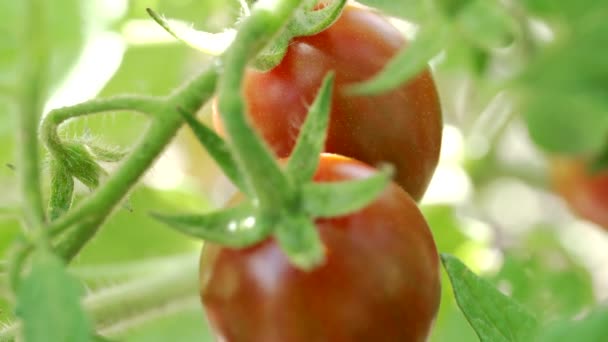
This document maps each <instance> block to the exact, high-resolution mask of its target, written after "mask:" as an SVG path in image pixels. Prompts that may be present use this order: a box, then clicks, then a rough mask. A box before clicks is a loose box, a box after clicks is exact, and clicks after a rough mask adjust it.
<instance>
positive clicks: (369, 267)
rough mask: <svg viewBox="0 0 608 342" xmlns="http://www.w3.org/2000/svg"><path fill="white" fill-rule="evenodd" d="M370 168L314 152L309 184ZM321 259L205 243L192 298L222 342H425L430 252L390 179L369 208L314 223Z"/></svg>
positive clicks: (412, 211)
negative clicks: (298, 261) (310, 265)
mask: <svg viewBox="0 0 608 342" xmlns="http://www.w3.org/2000/svg"><path fill="white" fill-rule="evenodd" d="M373 172H375V171H374V169H373V168H371V167H369V166H367V165H365V164H363V163H361V162H359V161H356V160H353V159H350V158H346V157H341V156H337V155H327V154H326V155H323V156H322V158H321V163H320V166H319V169H318V170H317V173H316V176H315V180H316V181H318V182H332V181H339V180H348V179H356V178H362V177H368V176H370V175H371V174H373ZM316 225H317V228H318V229H319V232H320V235H321V238H322V240H323V243H324V245H325V247H326V251H327V259H326V262H325V263H324V264H323V265H322V266H320V267H318V268H316V269H314V270H313V271H311V272H304V271H301V270H299V269H296V268H294V267H293V266H292V265H290V263H289V261H288V260H287V259H286V257H285V255H284V254H283V252H282V251H281V250H280V248H279V247H278V246H277V244H276V243H275V241H274V240H273V239H268V240H266V241H264V242H262V243H259V244H257V245H255V246H253V247H250V248H246V249H240V250H236V249H228V248H220V247H217V246H214V245H210V244H208V245H206V246H205V248H204V249H203V254H202V256H201V298H202V302H203V304H204V306H205V309H206V312H207V317H208V319H209V321H210V323H211V326H212V327H213V330H214V331H215V333H216V334H217V336H218V340H221V341H231V342H232V341H247V342H256V341H260V342H275V341H276V342H296V341H302V342H314V341H332V342H340V341H365V342H369V341H426V339H427V336H428V335H429V332H430V329H431V325H432V323H433V320H434V318H435V315H436V314H437V309H438V306H439V298H440V282H439V258H438V255H437V250H436V247H435V243H434V241H433V237H432V236H431V232H430V231H429V228H428V226H427V223H426V221H425V219H424V217H423V216H422V214H421V213H420V211H419V210H418V208H417V206H416V203H415V202H414V201H413V200H412V198H411V197H410V196H409V195H408V194H407V193H406V192H405V191H403V189H401V188H400V187H399V186H397V185H396V184H395V183H392V184H391V185H390V186H389V187H388V188H387V189H386V190H385V191H384V193H383V194H382V195H381V196H380V197H379V198H378V199H377V200H376V201H375V202H373V203H372V204H371V205H369V206H368V207H366V208H364V209H362V210H360V211H358V212H355V213H353V214H350V215H346V216H343V217H337V218H332V219H319V220H317V221H316Z"/></svg>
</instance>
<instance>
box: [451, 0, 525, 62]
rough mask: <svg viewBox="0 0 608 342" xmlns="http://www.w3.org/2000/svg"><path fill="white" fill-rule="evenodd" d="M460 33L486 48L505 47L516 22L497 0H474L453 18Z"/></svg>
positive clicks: (509, 40) (509, 41) (513, 31)
mask: <svg viewBox="0 0 608 342" xmlns="http://www.w3.org/2000/svg"><path fill="white" fill-rule="evenodd" d="M454 24H455V25H456V27H457V28H458V30H459V31H460V33H461V34H463V35H465V37H467V39H469V40H470V41H472V42H474V43H475V44H476V45H477V46H479V47H482V48H484V49H486V50H490V49H492V48H498V47H505V46H506V45H507V44H510V43H512V42H513V40H514V38H515V37H514V35H515V32H516V29H517V23H516V22H515V19H514V18H513V17H512V16H511V15H510V13H509V12H508V11H507V10H506V9H505V8H504V6H503V5H502V3H501V2H499V1H497V0H475V1H472V2H471V3H470V4H469V5H468V6H466V8H464V9H463V10H462V11H461V12H460V13H459V14H458V16H457V17H456V18H455V22H454Z"/></svg>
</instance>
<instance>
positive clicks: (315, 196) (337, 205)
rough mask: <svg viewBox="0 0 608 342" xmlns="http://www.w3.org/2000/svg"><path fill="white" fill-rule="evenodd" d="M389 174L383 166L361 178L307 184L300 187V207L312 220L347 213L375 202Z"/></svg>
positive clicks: (388, 169)
mask: <svg viewBox="0 0 608 342" xmlns="http://www.w3.org/2000/svg"><path fill="white" fill-rule="evenodd" d="M392 173H393V170H392V168H391V167H388V166H386V167H383V168H381V169H380V171H379V172H377V173H375V174H373V175H372V176H370V177H367V178H364V179H357V180H348V181H341V182H324V183H312V182H311V183H307V184H305V185H304V186H303V187H302V206H303V208H304V210H305V211H306V212H307V213H309V214H310V215H312V216H313V217H335V216H340V215H347V214H350V213H352V212H355V211H357V210H359V209H362V208H364V207H366V206H367V205H369V204H371V203H372V202H373V201H375V200H376V199H377V198H378V196H379V195H380V193H382V191H384V190H385V189H386V187H387V186H388V184H389V182H390V180H391V175H392Z"/></svg>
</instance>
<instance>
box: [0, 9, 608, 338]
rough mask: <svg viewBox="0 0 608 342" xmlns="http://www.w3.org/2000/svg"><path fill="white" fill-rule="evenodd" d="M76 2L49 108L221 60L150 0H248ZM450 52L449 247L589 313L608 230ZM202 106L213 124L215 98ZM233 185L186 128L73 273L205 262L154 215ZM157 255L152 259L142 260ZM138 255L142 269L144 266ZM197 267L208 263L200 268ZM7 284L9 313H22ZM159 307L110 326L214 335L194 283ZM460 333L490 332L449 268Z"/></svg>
mask: <svg viewBox="0 0 608 342" xmlns="http://www.w3.org/2000/svg"><path fill="white" fill-rule="evenodd" d="M72 2H73V3H76V4H78V6H76V7H69V8H68V7H65V8H55V9H54V10H55V11H58V13H62V15H61V17H62V18H63V19H64V20H62V21H61V22H58V23H56V25H57V26H56V28H57V30H56V32H55V31H53V37H54V38H55V41H56V42H57V50H58V53H57V55H58V56H59V57H57V63H56V64H57V65H56V68H54V69H53V70H54V73H53V74H52V75H51V76H52V77H51V80H52V82H51V83H50V85H49V94H50V97H49V99H48V101H47V103H46V110H49V109H51V108H56V107H58V106H65V105H70V104H75V103H78V102H81V101H84V100H87V99H90V98H93V97H95V96H103V97H107V96H112V95H116V94H123V93H138V94H152V95H163V94H167V93H168V92H169V91H170V90H171V89H173V88H174V87H176V86H178V85H179V84H180V83H181V82H183V81H184V80H187V79H188V78H190V77H192V76H193V75H194V74H195V73H196V72H197V71H198V70H201V69H202V68H203V66H204V65H205V64H206V63H208V62H209V60H210V59H209V57H208V56H205V55H203V54H202V53H200V52H197V51H194V50H193V49H191V48H189V47H187V46H185V45H184V44H181V43H179V42H176V41H175V40H174V39H173V38H172V37H170V36H169V35H168V34H166V33H165V32H164V31H163V30H162V29H161V28H159V27H158V26H157V25H156V24H155V23H154V22H153V21H152V20H151V19H149V18H148V16H147V14H146V11H145V9H146V8H147V7H149V8H153V9H155V10H156V11H157V12H158V13H161V14H164V15H166V16H168V17H170V18H177V19H180V20H183V21H186V22H189V23H192V25H193V26H194V27H195V28H198V29H202V30H208V31H214V32H217V31H220V30H221V29H222V28H225V27H228V26H230V25H231V23H232V22H234V20H235V18H236V17H237V16H238V14H239V11H240V10H239V3H238V1H237V0H228V1H225V0H224V1H220V0H205V1H201V0H128V1H127V0H86V1H85V0H82V1H72ZM64 3H65V4H68V3H69V2H64ZM10 6H11V5H9V7H10ZM17 7H18V6H17V5H15V6H14V8H12V10H14V12H12V14H11V12H10V11H9V12H2V13H0V17H2V16H5V17H3V18H2V19H6V20H5V21H3V23H2V24H1V26H0V91H1V92H2V93H5V94H3V95H2V96H0V189H1V190H2V191H1V194H0V250H2V251H3V252H4V253H5V252H6V250H7V246H8V245H9V244H10V243H11V241H12V239H13V238H14V237H15V235H16V233H17V231H18V229H19V228H18V224H19V222H18V207H17V198H18V195H17V189H16V179H15V178H16V175H15V173H14V171H13V170H12V168H11V167H10V166H14V165H15V155H14V146H15V142H14V140H15V136H14V133H15V129H14V127H15V122H14V119H15V118H14V115H11V111H12V110H13V106H14V103H13V102H12V100H13V99H12V98H11V95H10V84H11V82H14V80H15V79H16V78H18V77H19V76H18V75H16V74H15V72H14V69H13V68H12V67H10V65H12V64H11V62H14V60H15V59H17V58H19V51H17V50H15V49H13V48H12V47H14V46H16V45H15V44H16V43H15V42H14V41H11V40H10V39H9V38H6V39H5V37H6V35H2V34H1V33H2V32H4V31H6V30H10V29H11V20H17V19H15V18H13V17H9V15H14V14H15V13H18V11H19V10H20V9H19V8H17ZM0 21H1V20H0ZM450 51H451V52H452V54H451V55H448V56H447V57H446V56H445V55H443V56H439V58H436V59H435V60H433V62H432V65H433V68H434V72H435V76H436V80H437V83H438V86H439V89H440V94H441V100H442V104H443V107H444V117H445V123H446V126H445V131H444V148H443V151H442V159H441V162H440V166H439V168H438V170H437V172H436V175H435V178H434V179H433V182H432V184H431V187H430V189H429V191H428V193H427V195H426V196H425V198H424V200H423V201H422V209H423V212H424V214H425V215H426V217H427V219H428V221H429V223H430V226H431V227H432V229H433V232H434V236H435V239H436V242H437V245H438V248H439V250H440V251H441V252H446V253H452V254H455V255H456V256H458V257H459V258H461V259H462V260H464V261H465V263H466V264H467V265H468V266H469V267H471V268H472V269H473V270H474V271H475V272H477V273H479V274H481V275H482V276H484V277H486V278H487V279H490V280H491V281H492V282H494V283H495V284H496V286H497V287H498V288H499V289H500V290H501V291H503V292H504V293H507V294H509V295H511V296H513V297H514V298H516V299H517V300H518V301H520V302H521V303H523V304H524V305H525V306H527V307H528V308H529V309H530V310H531V311H532V312H534V313H536V314H537V315H538V316H539V318H541V319H542V320H543V321H546V322H549V321H552V320H554V319H556V318H560V317H571V316H576V315H579V314H581V313H584V312H585V311H586V310H587V309H588V308H590V307H591V306H593V305H596V304H597V303H599V302H602V301H605V300H606V299H608V268H606V267H605V265H606V264H608V234H606V233H605V232H604V231H602V230H601V229H599V228H598V227H596V226H594V225H593V224H591V223H588V222H585V221H582V220H580V219H577V218H575V217H574V216H573V215H572V214H570V213H569V211H568V209H567V208H566V206H565V205H564V203H563V202H562V200H561V199H559V198H557V197H556V196H554V195H553V194H552V193H551V191H550V189H548V184H547V177H546V168H547V165H546V156H545V155H544V154H543V153H542V152H540V151H539V149H538V148H537V147H536V146H535V145H534V143H532V142H531V139H530V137H529V134H528V130H527V127H526V123H525V122H524V121H523V120H522V119H521V118H520V117H519V116H518V115H517V114H518V113H517V111H516V109H515V108H514V106H513V105H512V103H511V99H510V98H509V97H506V96H502V95H501V94H499V95H497V96H495V95H496V94H491V96H487V94H486V93H487V89H484V88H483V87H484V86H485V85H486V84H487V83H484V79H483V77H480V76H479V74H476V73H475V72H474V69H475V66H471V65H469V64H474V63H468V64H467V63H459V62H458V61H462V60H466V61H470V60H471V58H470V53H471V50H466V49H461V50H458V49H452V50H450ZM3 52H6V53H3ZM446 61H447V62H446ZM498 61H499V58H498ZM495 62H496V61H495ZM507 72H508V70H507ZM484 77H490V76H489V75H485V76H484ZM199 116H200V118H201V119H202V120H203V121H207V122H209V108H203V109H202V110H201V112H200V113H199ZM145 128H146V121H145V120H144V118H142V117H141V116H138V115H136V114H132V113H108V114H103V115H97V116H92V117H87V118H83V119H78V120H73V121H71V122H70V123H69V124H67V125H64V126H63V128H62V132H61V133H62V134H63V135H64V136H67V137H76V136H81V135H85V134H86V135H89V136H92V137H94V138H95V139H96V140H99V141H101V142H103V143H104V144H108V145H116V146H121V147H125V148H128V147H129V146H131V145H132V144H133V143H134V142H136V141H137V139H138V138H140V137H141V133H142V132H143V131H144V130H145ZM17 167H18V166H17ZM110 169H111V167H110ZM46 181H47V186H48V179H46ZM232 191H233V190H232V188H231V187H230V186H229V184H228V182H227V181H226V180H225V179H224V178H223V177H222V176H221V174H220V173H219V171H218V169H217V168H216V167H215V165H214V164H213V163H212V162H211V161H210V159H209V158H208V157H207V156H206V154H205V153H204V152H203V150H202V148H201V147H199V146H198V145H197V143H196V142H195V140H194V138H193V137H192V136H191V135H190V134H189V133H188V132H187V131H186V130H182V131H181V133H180V135H179V136H178V137H177V139H176V140H175V142H174V144H172V145H171V146H170V147H169V149H168V150H167V152H166V153H165V154H164V155H163V156H162V157H161V158H160V159H159V160H158V162H157V163H156V165H155V166H154V167H153V168H152V169H151V170H150V171H149V173H148V175H147V176H146V177H145V179H144V180H143V182H142V183H141V184H140V185H139V186H138V187H137V189H136V190H135V191H134V192H133V193H132V194H131V196H130V198H129V200H128V202H127V203H125V205H124V206H123V208H122V209H120V210H119V211H118V212H116V213H115V214H114V216H113V217H112V219H111V220H110V221H109V222H108V223H107V224H106V225H105V226H104V227H103V229H102V230H101V232H100V233H99V234H98V236H97V237H95V239H94V240H93V241H92V242H91V243H90V244H88V245H87V246H86V248H85V249H84V251H83V253H82V254H81V255H80V256H78V258H77V259H76V262H75V263H74V267H73V270H74V272H75V273H77V274H80V275H81V276H82V279H84V280H85V281H86V282H87V286H88V288H89V289H90V293H91V296H94V293H95V292H96V291H104V290H108V289H112V288H113V287H114V286H120V284H122V283H124V282H129V281H132V280H133V279H135V278H139V279H148V278H146V277H151V278H150V279H154V276H155V275H158V273H160V272H162V271H165V270H168V269H171V268H172V267H173V266H175V265H177V264H188V265H189V264H192V265H195V264H196V263H195V262H193V260H194V261H196V260H197V258H198V257H197V254H198V251H199V249H200V243H198V242H196V241H193V240H191V239H188V238H185V237H183V236H182V235H179V234H178V233H175V232H173V231H172V230H169V229H167V228H165V227H164V226H162V225H160V224H158V223H156V222H155V221H154V220H152V219H151V218H150V217H149V216H148V213H149V212H151V211H162V212H171V211H176V212H177V211H187V210H191V211H203V210H206V209H209V208H212V207H215V206H219V205H221V204H222V203H223V202H224V201H225V200H226V198H227V197H229V195H230V193H231V192H232ZM87 192H88V190H86V189H85V188H84V187H79V188H78V192H77V193H78V196H80V197H82V196H85V195H86V194H87ZM145 262H148V263H149V265H150V266H149V267H147V268H146V267H143V268H142V267H138V268H137V265H139V266H141V265H142V264H141V263H145ZM129 265H131V266H132V267H134V268H137V269H138V270H140V271H139V272H141V273H138V272H131V271H130V268H129V267H131V266H129ZM155 265H157V266H155ZM158 265H164V266H163V267H160V266H158ZM190 269H191V270H192V272H193V273H196V272H197V270H196V267H191V268H190ZM141 270H144V271H141ZM195 277H196V275H195V276H194V278H195ZM194 278H193V279H194ZM5 283H6V282H5V281H3V283H2V284H3V287H2V291H3V292H2V293H3V300H2V303H1V304H2V305H1V307H0V323H3V322H5V323H6V322H10V321H11V319H12V317H13V315H12V312H11V308H10V306H8V305H7V303H8V301H9V300H10V299H9V298H7V296H8V293H9V292H8V290H7V289H6V284H5ZM148 310H149V312H148V311H147V312H143V313H138V312H134V313H133V317H136V319H133V320H132V321H129V322H128V324H127V327H118V328H116V327H114V328H115V329H118V330H112V329H113V328H112V327H113V325H112V324H111V323H109V324H108V327H109V328H108V330H107V332H108V333H109V334H111V335H112V334H114V335H117V336H120V337H123V338H125V339H126V340H127V341H167V340H176V339H175V338H176V336H178V337H179V340H180V341H210V340H212V339H211V337H210V335H209V332H208V329H207V326H206V323H205V319H204V314H203V312H202V309H201V307H200V305H198V299H197V293H196V289H195V288H194V287H193V288H192V289H189V290H188V291H186V292H185V293H182V294H180V295H179V296H176V298H174V299H173V301H172V302H171V303H162V305H159V306H156V307H155V306H152V307H150V308H148ZM455 336H457V337H458V341H465V342H466V341H476V340H477V338H476V336H475V334H474V332H473V330H472V329H471V328H470V327H469V325H468V323H467V322H466V320H465V318H464V316H463V315H462V314H461V313H460V312H459V310H458V308H457V306H456V304H455V301H454V298H453V295H452V292H451V288H450V284H449V282H448V279H447V277H445V276H444V278H443V297H442V303H441V309H440V314H439V316H438V318H437V321H436V323H435V329H434V331H433V336H432V341H454V337H455Z"/></svg>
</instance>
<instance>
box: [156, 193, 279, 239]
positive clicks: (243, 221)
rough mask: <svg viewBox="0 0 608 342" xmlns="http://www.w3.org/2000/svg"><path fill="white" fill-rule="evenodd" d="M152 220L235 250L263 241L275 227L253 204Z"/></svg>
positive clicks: (162, 216) (165, 216)
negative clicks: (259, 213)
mask: <svg viewBox="0 0 608 342" xmlns="http://www.w3.org/2000/svg"><path fill="white" fill-rule="evenodd" d="M152 217H154V218H156V219H157V220H159V221H161V222H163V223H165V224H167V225H169V226H170V227H172V228H174V229H176V230H178V231H179V232H181V233H184V234H186V235H190V236H194V237H197V238H200V239H203V240H205V241H209V242H214V243H218V244H222V245H225V246H229V247H234V248H241V247H247V246H250V245H252V244H254V243H256V242H259V241H260V240H262V239H264V238H265V237H267V236H268V234H269V233H270V228H271V224H270V221H269V220H267V219H266V218H265V217H262V216H261V215H258V213H257V211H256V210H255V209H254V207H253V206H252V205H251V204H250V203H242V204H240V205H238V206H236V207H232V208H227V209H223V210H219V211H215V212H211V213H208V214H202V215H161V214H152Z"/></svg>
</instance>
